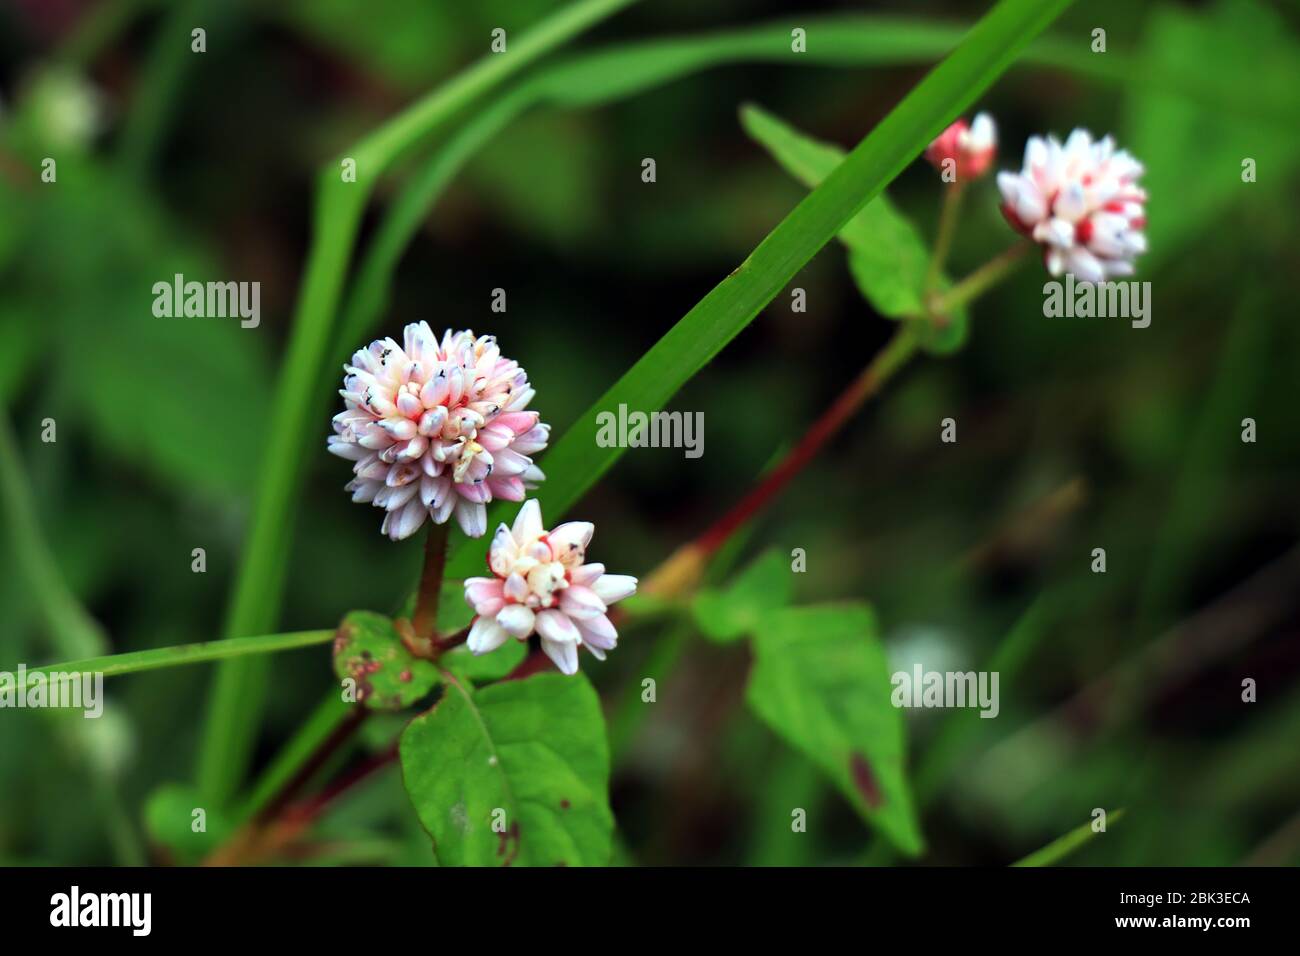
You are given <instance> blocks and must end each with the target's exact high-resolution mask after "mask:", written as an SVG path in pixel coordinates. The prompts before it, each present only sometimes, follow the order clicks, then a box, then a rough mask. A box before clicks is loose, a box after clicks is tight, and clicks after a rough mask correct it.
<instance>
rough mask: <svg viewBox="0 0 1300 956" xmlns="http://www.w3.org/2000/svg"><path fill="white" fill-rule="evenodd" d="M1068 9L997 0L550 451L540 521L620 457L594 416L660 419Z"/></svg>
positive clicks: (461, 569)
mask: <svg viewBox="0 0 1300 956" xmlns="http://www.w3.org/2000/svg"><path fill="white" fill-rule="evenodd" d="M1068 5H1069V0H1051V2H1046V3H1045V2H1041V0H1002V2H1001V3H999V4H998V5H997V6H996V7H994V9H993V10H992V11H991V12H990V13H989V14H988V15H987V16H986V17H985V18H984V19H983V20H981V21H980V22H979V23H978V24H976V26H975V27H974V28H973V29H972V30H971V31H970V33H969V34H967V36H966V38H965V39H964V40H963V41H962V42H961V44H960V45H959V46H958V47H957V49H956V50H954V51H953V52H952V54H951V55H950V56H948V58H947V59H945V60H944V61H943V62H942V63H941V64H939V65H938V66H937V67H936V68H935V69H934V70H933V71H931V72H930V73H929V74H928V75H927V76H926V77H925V78H924V79H923V80H922V81H921V82H920V83H919V84H918V85H917V86H916V88H915V89H913V90H912V92H911V93H909V94H908V95H907V96H906V97H905V98H904V99H903V101H902V102H901V103H899V105H898V106H897V107H895V108H894V109H893V110H892V111H891V112H890V113H889V115H888V116H886V117H885V118H884V119H883V120H881V122H880V124H879V125H878V126H877V127H876V128H875V129H874V130H872V132H871V133H870V134H869V135H868V136H867V137H866V138H865V139H864V140H863V141H862V142H861V143H859V144H858V145H857V147H856V148H855V149H854V150H853V151H852V152H851V153H849V155H848V156H847V157H846V158H845V160H844V162H843V163H841V164H840V165H839V166H838V167H837V168H836V169H835V171H834V172H832V173H831V174H830V175H829V176H827V177H826V178H825V179H824V180H823V181H822V182H821V184H820V185H819V186H818V187H817V188H816V189H814V190H813V191H812V192H811V193H809V194H808V196H807V197H806V198H805V199H804V200H803V201H802V202H801V203H799V205H797V206H796V207H795V208H794V209H793V210H792V211H791V212H790V214H789V215H787V216H786V217H785V219H783V220H782V221H781V222H780V223H778V224H777V226H776V228H775V229H773V230H772V231H771V232H770V233H768V235H767V237H766V238H765V239H764V240H763V241H762V242H761V243H759V245H758V247H757V248H756V249H755V250H754V251H753V252H752V253H751V254H750V256H749V258H747V259H746V260H745V261H744V262H742V263H741V264H740V265H739V266H738V267H737V268H736V269H735V270H734V271H733V272H732V273H731V274H730V275H729V276H727V277H726V278H725V279H723V280H722V282H720V283H719V284H718V285H717V286H715V287H714V289H713V290H712V291H711V292H709V294H708V295H706V296H705V297H704V298H703V299H702V300H701V301H700V302H699V303H698V304H697V305H696V306H695V308H693V309H691V311H690V312H688V313H687V314H686V316H685V317H684V318H683V319H682V320H681V321H679V322H678V323H677V324H676V325H674V326H673V327H672V328H671V329H669V330H668V332H667V334H665V335H664V337H663V338H661V339H660V340H659V341H658V342H657V343H656V344H655V345H654V346H653V347H652V348H651V349H650V351H649V352H647V353H646V354H645V355H644V356H643V357H642V358H641V360H640V361H639V362H637V363H636V364H635V365H634V366H632V368H631V369H630V370H629V371H628V372H627V373H626V374H624V375H623V377H622V378H620V379H619V380H618V381H617V382H615V383H614V385H613V386H611V387H610V388H609V390H607V391H606V392H605V394H604V395H602V396H601V397H600V398H599V399H597V400H596V402H595V403H594V404H593V405H592V406H591V407H590V408H589V409H588V410H587V411H586V412H584V413H583V414H582V415H581V416H580V417H579V419H578V421H577V422H576V423H575V424H574V425H573V426H572V427H571V428H570V429H569V431H568V432H566V433H565V435H564V437H563V438H561V439H560V440H559V441H558V442H557V443H556V444H555V445H554V447H552V448H551V449H550V450H549V451H548V452H547V454H546V459H545V465H546V472H547V476H548V479H547V481H546V483H545V484H544V485H543V486H542V488H541V490H540V491H539V492H538V493H537V497H538V498H539V499H540V500H541V504H542V511H543V514H545V515H547V516H548V517H549V518H551V519H552V520H554V519H556V518H558V517H560V516H561V515H562V514H563V513H564V512H566V511H568V510H569V508H571V507H572V506H573V505H574V504H575V503H576V502H577V500H578V499H579V498H580V497H581V496H582V495H583V494H584V493H585V492H586V491H587V489H588V488H590V487H591V486H592V485H593V484H594V483H595V482H596V481H597V480H598V479H599V478H600V476H601V475H603V474H604V473H605V472H606V471H607V470H609V468H610V467H611V466H612V465H613V464H614V462H615V461H617V460H618V458H619V456H620V455H621V454H622V451H623V449H620V448H602V447H600V446H599V445H598V444H597V443H596V436H597V432H598V430H599V426H598V424H597V415H598V414H599V413H600V412H601V411H606V410H610V409H617V408H618V406H619V405H621V404H626V405H627V407H628V408H630V409H635V410H638V411H643V412H647V413H649V412H653V411H657V410H659V409H661V408H663V406H664V404H665V403H666V402H667V401H668V399H669V398H671V397H672V396H673V394H674V393H676V391H677V390H678V389H679V388H681V386H682V385H683V384H685V383H686V382H687V381H689V380H690V378H691V377H692V376H693V375H695V373H696V372H698V371H699V370H700V369H702V368H703V367H704V366H705V365H706V364H707V363H708V362H709V360H710V359H712V358H713V356H715V355H716V354H717V353H718V352H719V351H720V350H721V349H722V348H723V347H724V346H725V345H726V344H727V343H728V342H730V341H731V340H732V339H733V338H734V337H735V336H736V335H737V334H739V332H740V331H741V330H742V329H743V328H745V326H746V325H748V324H749V323H750V321H752V320H753V318H754V317H755V316H756V315H757V314H758V313H759V311H760V310H761V309H762V308H763V306H765V305H766V304H767V303H768V302H770V301H771V300H772V298H773V297H774V296H775V295H776V294H777V293H778V292H780V291H781V289H782V288H783V287H784V286H785V284H786V283H787V282H789V281H790V279H791V278H792V277H793V276H794V275H795V274H796V273H797V272H798V271H799V270H800V269H801V268H802V267H803V265H804V264H805V263H806V262H807V261H808V260H809V259H811V258H812V256H813V255H814V254H815V253H816V252H817V251H818V250H819V249H821V248H822V246H824V245H825V244H826V243H827V242H829V241H830V240H831V239H833V238H834V237H835V235H836V234H837V233H838V232H839V231H840V230H841V229H842V228H843V227H844V225H845V223H847V222H848V221H849V219H851V218H852V217H853V216H854V214H855V213H857V211H858V210H859V209H861V208H862V207H863V206H864V205H865V204H866V203H867V202H869V201H870V200H871V199H872V198H874V197H875V196H876V195H877V194H878V193H879V192H880V191H881V190H882V189H884V188H885V186H886V185H888V184H889V182H890V181H891V180H893V178H894V177H895V176H897V175H898V174H899V173H900V172H901V171H902V170H903V168H904V167H905V166H906V165H907V164H908V163H909V162H911V161H912V160H913V159H914V158H915V157H916V156H917V155H918V154H919V153H920V152H921V150H922V149H924V148H925V146H926V144H928V143H929V142H930V140H931V139H933V138H934V137H935V136H936V135H937V134H938V133H939V131H940V130H942V129H943V127H944V126H945V125H946V124H947V123H948V122H950V121H951V120H952V118H953V117H954V116H955V115H956V114H957V113H959V112H961V110H962V109H964V108H965V107H966V106H968V105H970V103H971V102H972V101H973V100H974V99H975V98H976V97H977V96H979V95H980V94H981V93H982V92H983V91H984V90H985V89H986V88H987V87H988V86H989V85H990V84H991V83H992V82H993V81H994V80H995V79H996V78H997V77H998V76H999V75H1000V74H1001V73H1002V72H1003V71H1004V70H1005V69H1006V68H1007V67H1008V66H1009V65H1010V63H1011V62H1012V60H1013V59H1014V58H1015V56H1016V53H1017V52H1018V51H1019V50H1020V49H1021V48H1023V46H1024V45H1025V44H1026V43H1028V42H1029V40H1030V39H1031V38H1032V37H1034V36H1035V35H1037V34H1038V33H1039V32H1040V31H1041V30H1043V29H1044V28H1045V27H1046V26H1047V25H1048V24H1049V23H1050V22H1051V21H1052V20H1053V19H1054V18H1055V17H1056V16H1057V15H1059V14H1060V12H1061V11H1062V10H1064V9H1065V7H1066V6H1068ZM505 513H506V509H505V508H504V507H501V506H497V507H495V508H494V509H493V513H492V514H491V515H490V516H489V526H491V525H492V524H494V523H495V522H496V521H499V520H501V518H502V517H503V516H504V514H505ZM481 563H482V547H481V546H480V544H479V542H477V541H468V540H462V541H461V542H460V543H459V545H458V546H456V547H455V548H454V550H453V552H452V555H451V558H450V559H449V562H448V574H449V575H451V576H456V577H460V576H466V575H468V574H472V573H474V572H475V571H476V570H477V569H478V568H479V566H480V565H481Z"/></svg>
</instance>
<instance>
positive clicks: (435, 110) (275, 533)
mask: <svg viewBox="0 0 1300 956" xmlns="http://www.w3.org/2000/svg"><path fill="white" fill-rule="evenodd" d="M635 2H637V0H579V2H577V3H574V4H572V5H571V6H568V7H565V8H564V9H562V10H560V11H559V12H558V13H555V14H553V15H552V16H550V17H548V18H546V19H545V20H543V21H541V22H540V23H539V24H537V25H536V26H535V27H533V28H532V29H530V30H528V31H527V32H525V33H524V34H522V35H521V36H519V37H518V38H516V40H515V41H514V42H513V43H512V44H511V47H510V51H509V52H508V53H502V54H493V53H488V54H487V55H486V56H484V57H483V58H482V59H480V60H479V61H478V62H476V63H475V64H474V65H473V66H471V67H469V68H468V69H466V70H465V71H463V72H462V73H460V74H458V75H457V76H456V77H454V78H453V79H452V80H451V81H449V82H448V83H446V84H445V85H443V86H441V87H439V88H438V89H436V90H434V91H433V92H432V93H430V94H429V95H428V96H426V97H424V98H423V99H421V100H419V101H418V102H416V103H414V104H413V105H412V106H410V107H409V108H408V109H406V110H404V111H403V112H401V113H400V114H398V115H397V116H395V117H394V118H393V119H392V120H390V121H389V122H387V123H385V124H384V125H383V126H382V127H380V128H379V129H378V130H376V131H375V132H374V133H373V134H371V135H370V136H368V137H366V139H365V140H363V141H362V142H361V143H359V144H357V146H356V148H355V149H354V150H352V151H351V156H350V158H352V159H354V160H355V161H356V164H357V170H358V177H357V181H356V182H355V183H343V182H341V181H340V179H341V178H340V176H339V169H338V166H337V164H336V163H331V164H329V165H327V166H326V167H325V168H324V169H323V170H322V172H321V175H320V178H319V180H318V184H317V185H318V189H317V202H316V207H315V217H314V221H313V230H314V232H313V236H312V246H311V252H310V254H309V257H308V261H307V272H306V275H305V277H304V278H303V280H302V289H301V293H300V296H299V300H298V308H297V313H296V315H295V317H294V325H293V334H292V336H291V338H290V342H289V350H288V354H287V356H286V359H285V366H284V372H283V373H282V375H281V377H280V381H279V382H278V384H277V387H276V391H275V395H274V396H273V399H272V401H271V403H270V408H271V410H272V411H271V414H272V418H271V422H270V425H269V427H268V429H267V434H268V435H269V436H270V438H271V441H270V444H269V445H268V448H267V450H266V453H265V458H264V460H263V462H262V468H261V473H260V476H259V483H258V489H257V499H256V501H255V503H254V508H253V517H252V525H251V528H250V531H249V538H248V542H247V544H246V546H245V548H244V552H243V554H242V555H241V560H240V565H239V571H238V574H237V577H236V582H235V592H234V595H233V597H232V600H231V606H230V613H229V616H228V618H227V622H226V627H225V633H226V634H227V635H229V636H239V635H244V634H255V633H257V632H259V631H266V630H269V629H270V628H272V627H274V625H275V619H276V616H277V614H278V612H279V607H280V601H281V597H282V595H283V592H284V579H285V574H286V567H287V563H288V548H289V541H290V538H291V535H292V531H293V517H294V509H293V503H294V501H293V499H294V491H295V489H296V488H297V487H298V485H299V483H300V478H301V471H302V462H303V460H304V456H303V454H302V446H301V441H302V436H305V435H308V434H312V433H313V432H314V429H312V428H311V427H310V420H311V415H312V412H313V410H314V409H315V408H316V407H317V401H318V400H319V396H321V395H322V394H323V391H322V389H321V371H322V367H323V364H324V358H325V354H326V352H327V350H328V347H329V343H330V333H331V331H332V329H333V327H334V319H335V313H336V311H337V309H338V303H339V297H340V294H341V292H342V286H343V280H344V277H345V276H346V274H347V269H348V264H349V262H350V261H351V258H352V248H353V244H354V242H355V240H356V235H357V231H358V229H359V227H360V223H361V215H362V212H363V210H364V208H365V204H366V200H367V197H368V195H369V192H370V190H372V189H373V188H374V185H375V183H376V181H377V180H378V178H379V177H380V176H381V175H382V174H383V173H384V171H385V170H386V169H388V168H389V167H390V166H391V165H392V163H393V162H394V161H396V160H397V159H398V158H399V157H400V156H401V155H402V153H404V152H405V151H406V150H408V149H410V148H411V147H413V146H414V145H416V143H418V142H419V141H420V140H421V139H423V138H424V137H425V136H427V135H429V134H430V132H431V131H433V130H435V129H437V128H438V127H439V126H440V125H441V124H443V123H445V122H446V121H448V120H449V119H450V118H451V117H452V116H454V115H456V114H457V113H458V112H460V111H461V110H462V109H464V108H465V107H466V106H468V105H469V104H470V103H472V102H473V101H474V100H475V99H477V98H479V97H480V96H482V95H483V94H485V93H486V92H487V91H489V90H491V89H492V88H493V87H495V86H497V85H499V84H500V83H502V82H504V81H505V80H506V79H508V78H509V77H510V76H511V75H513V74H515V73H517V72H518V71H519V70H522V69H523V68H524V67H526V66H529V65H530V64H532V63H534V62H535V61H536V60H537V59H538V58H540V57H542V56H544V55H545V54H546V53H548V52H550V51H551V50H553V49H555V48H556V47H558V46H560V45H562V44H563V43H565V42H566V41H568V40H570V39H572V38H573V37H575V36H577V35H578V34H579V33H581V32H582V31H583V30H585V29H587V28H589V27H591V26H592V25H594V24H595V23H597V22H599V21H600V20H602V19H604V18H606V17H609V16H611V15H612V14H614V13H617V12H618V11H619V10H621V9H623V8H625V7H628V6H630V5H631V4H633V3H635ZM345 155H347V154H345ZM266 681H267V669H266V665H265V662H263V661H261V660H258V659H256V658H239V659H236V660H234V661H231V662H229V663H227V664H224V665H223V666H222V667H221V668H219V669H218V671H217V679H216V682H215V684H214V687H213V691H212V697H211V700H210V703H209V707H208V715H207V719H206V722H205V724H204V728H205V729H204V738H203V743H202V748H201V750H200V753H199V766H198V778H199V786H200V789H201V790H202V792H203V793H204V794H205V795H206V797H207V798H208V799H210V800H212V801H213V802H214V803H216V804H222V803H225V802H226V801H227V800H229V799H230V798H231V797H232V796H233V794H234V791H235V788H236V787H237V786H238V784H239V781H240V779H241V778H242V777H243V774H244V771H245V769H246V767H247V766H248V762H249V760H250V758H251V755H252V747H253V742H254V737H255V736H256V733H257V727H258V725H259V723H260V722H261V715H262V704H263V701H264V699H265V697H266Z"/></svg>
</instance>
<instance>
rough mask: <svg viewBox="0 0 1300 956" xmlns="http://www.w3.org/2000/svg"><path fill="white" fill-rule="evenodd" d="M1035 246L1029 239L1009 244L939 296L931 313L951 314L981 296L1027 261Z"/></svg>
mask: <svg viewBox="0 0 1300 956" xmlns="http://www.w3.org/2000/svg"><path fill="white" fill-rule="evenodd" d="M1033 247H1034V244H1033V243H1032V242H1027V241H1022V242H1017V243H1015V244H1013V245H1011V246H1009V247H1007V248H1006V249H1004V250H1003V251H1002V252H1000V253H998V254H997V255H996V256H994V257H993V258H992V259H990V260H989V261H988V262H986V263H984V265H982V266H980V267H979V268H978V269H976V270H975V271H974V272H972V273H971V274H970V275H968V276H966V278H964V279H962V280H961V281H960V282H958V283H957V284H956V285H955V286H953V287H952V288H951V289H949V290H948V291H947V292H945V293H944V294H943V295H940V296H936V297H935V298H934V299H933V300H932V301H931V303H930V314H931V315H932V316H944V315H949V314H951V313H952V311H953V309H955V308H957V307H958V306H961V305H966V304H967V303H969V302H972V301H974V300H975V299H977V298H979V297H980V296H981V295H983V294H984V293H985V292H987V291H988V290H989V289H991V288H993V287H994V286H995V285H997V284H998V283H999V282H1001V281H1002V280H1004V279H1005V278H1007V276H1009V275H1011V273H1012V272H1014V271H1015V269H1016V267H1017V266H1019V265H1020V263H1021V262H1022V261H1023V260H1024V257H1025V254H1026V253H1028V252H1029V250H1030V249H1032V248H1033Z"/></svg>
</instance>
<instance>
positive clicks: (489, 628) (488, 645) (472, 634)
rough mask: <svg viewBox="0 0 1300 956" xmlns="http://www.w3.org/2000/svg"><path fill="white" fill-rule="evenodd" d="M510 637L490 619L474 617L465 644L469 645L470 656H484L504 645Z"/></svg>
mask: <svg viewBox="0 0 1300 956" xmlns="http://www.w3.org/2000/svg"><path fill="white" fill-rule="evenodd" d="M509 638H510V635H509V634H507V633H506V630H505V628H503V627H501V625H500V624H498V623H497V622H496V621H494V620H493V619H492V618H490V617H476V618H475V619H474V624H473V626H471V627H470V629H469V637H468V638H467V639H466V641H465V643H466V644H467V645H469V650H470V653H471V654H475V655H477V654H486V653H488V652H489V651H495V650H496V649H497V648H498V647H500V646H501V645H502V644H504V643H505V642H506V641H507V640H508V639H509Z"/></svg>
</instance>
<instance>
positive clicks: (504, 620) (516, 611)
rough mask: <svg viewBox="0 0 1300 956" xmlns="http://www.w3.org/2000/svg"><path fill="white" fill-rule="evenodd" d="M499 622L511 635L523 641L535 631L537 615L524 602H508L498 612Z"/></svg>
mask: <svg viewBox="0 0 1300 956" xmlns="http://www.w3.org/2000/svg"><path fill="white" fill-rule="evenodd" d="M497 623H498V624H500V625H501V626H502V627H503V628H505V629H506V632H507V633H509V634H510V636H511V637H517V638H519V639H520V640H521V641H522V640H523V639H524V638H525V637H527V636H528V635H529V634H531V633H533V626H534V624H535V623H536V615H534V614H533V612H532V609H531V608H528V607H525V606H524V605H522V604H507V605H506V606H505V607H503V608H502V609H501V610H500V611H498V612H497Z"/></svg>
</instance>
